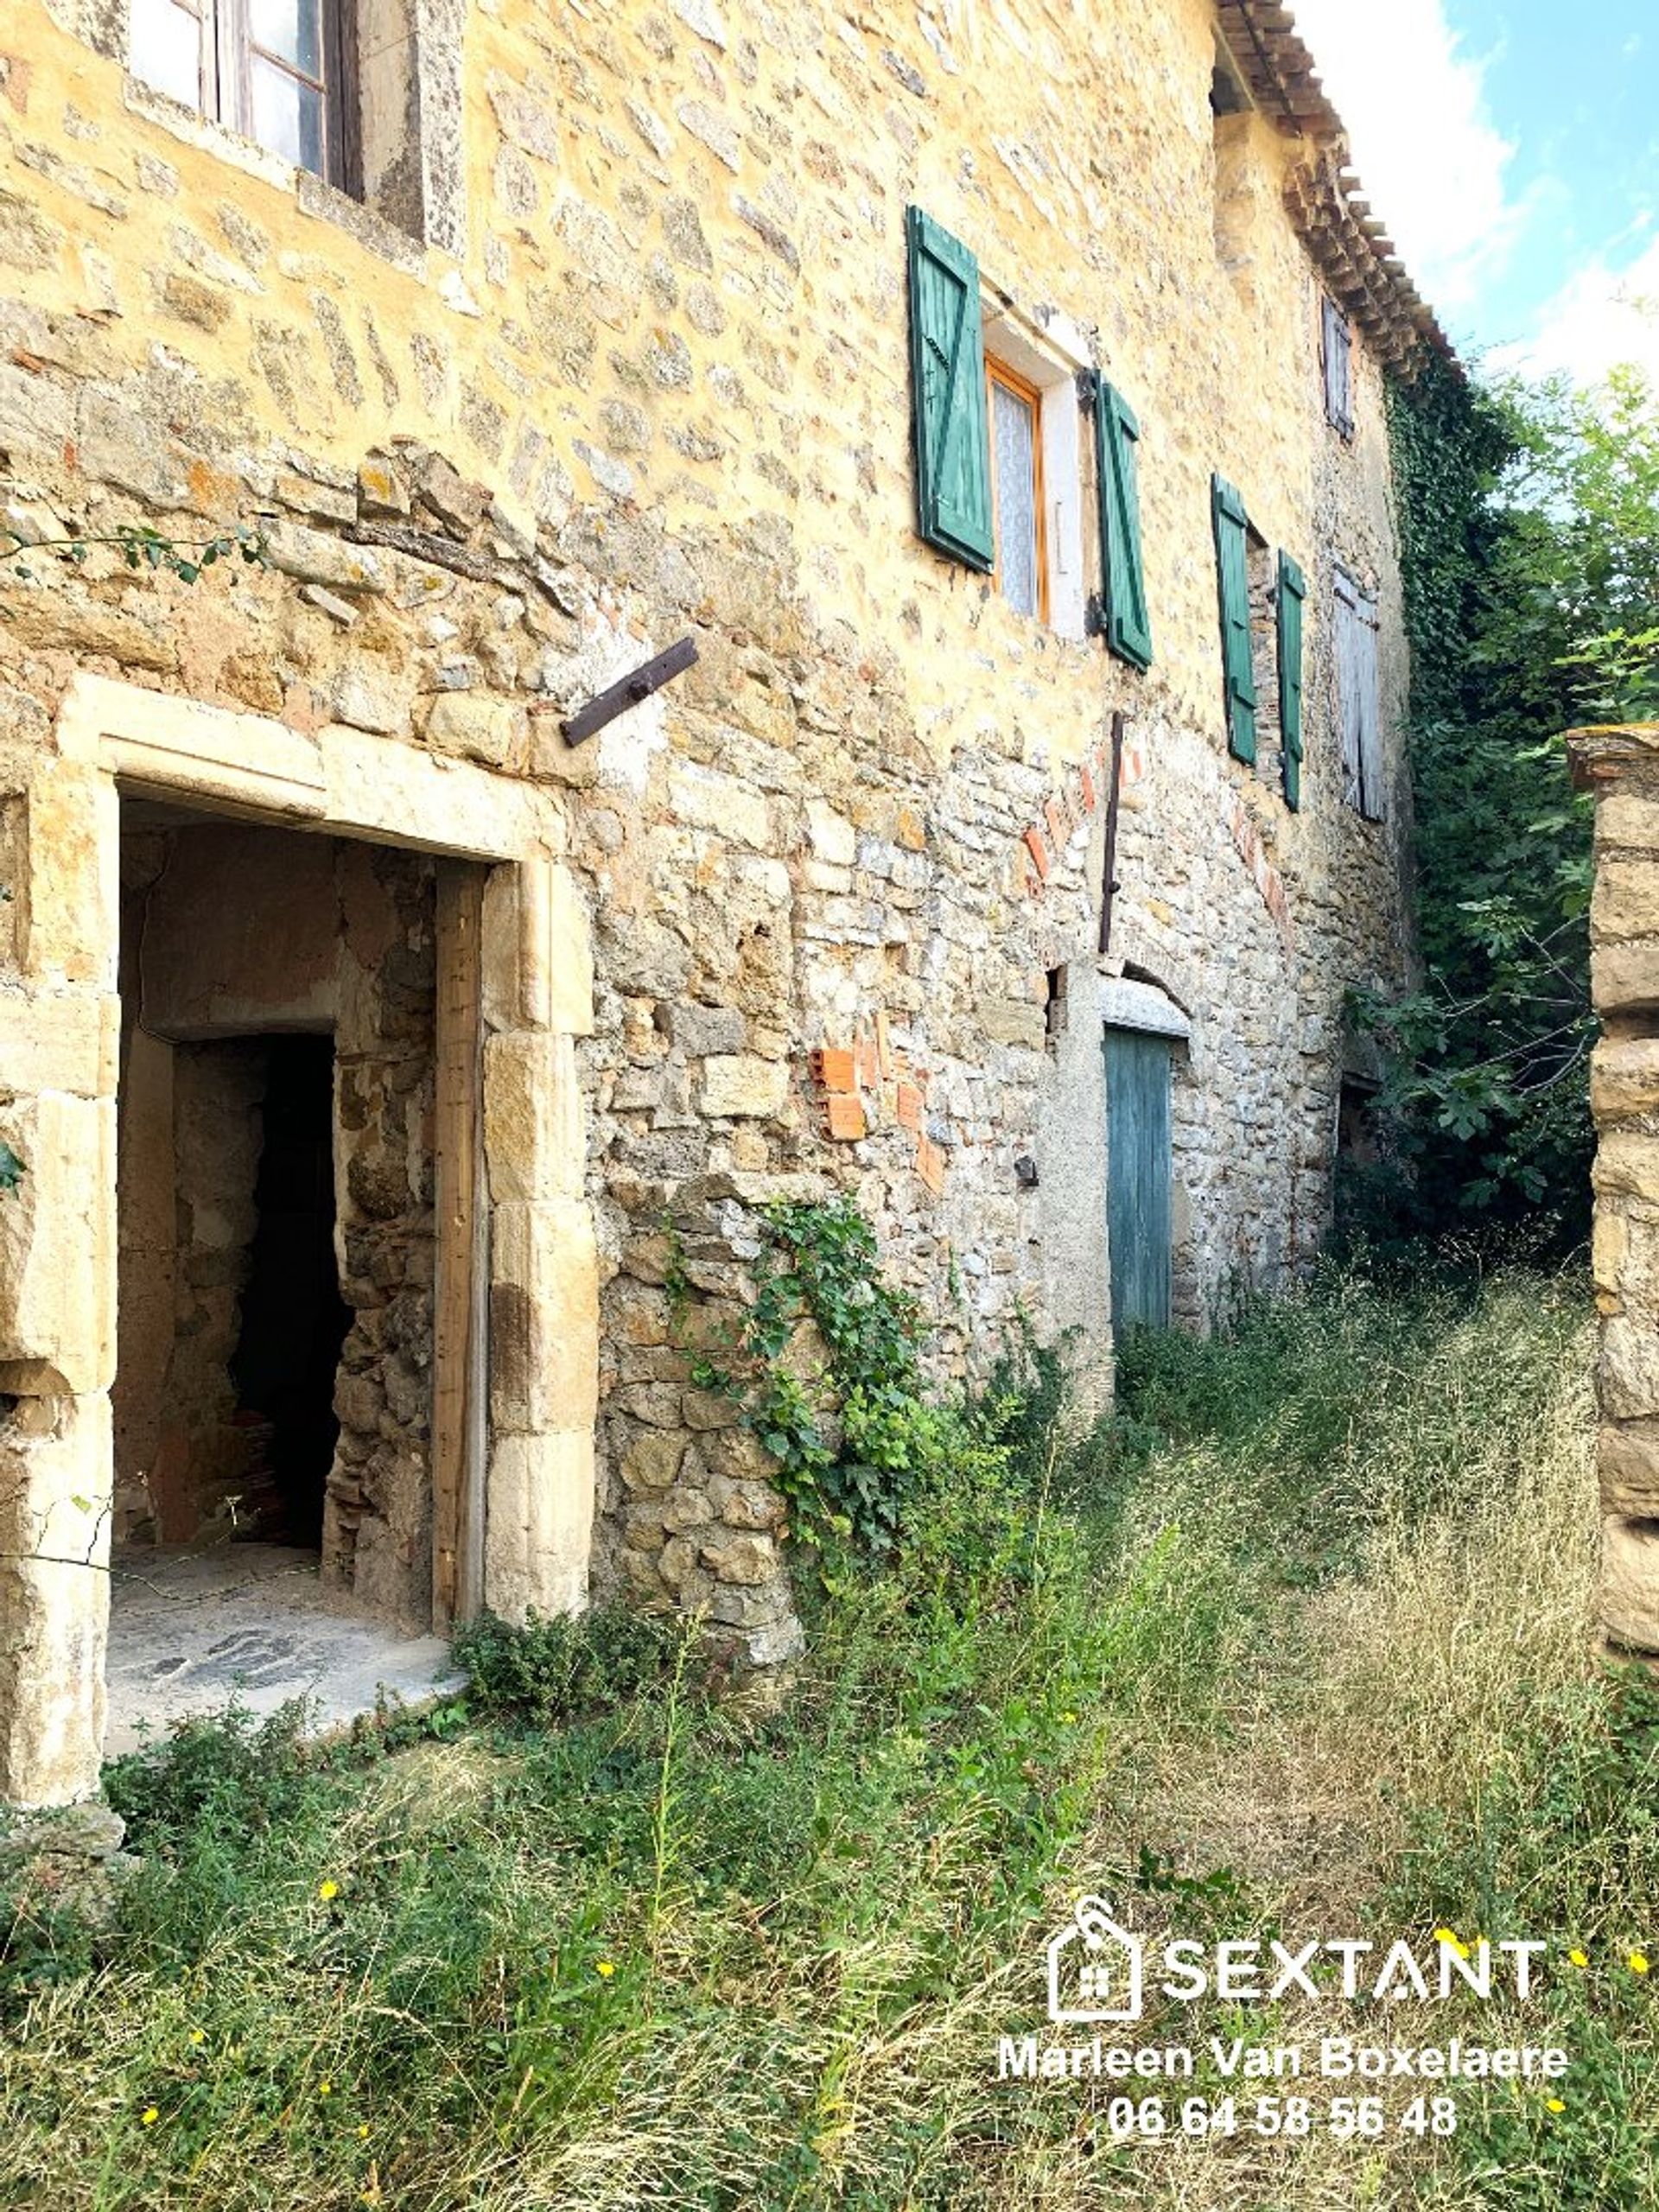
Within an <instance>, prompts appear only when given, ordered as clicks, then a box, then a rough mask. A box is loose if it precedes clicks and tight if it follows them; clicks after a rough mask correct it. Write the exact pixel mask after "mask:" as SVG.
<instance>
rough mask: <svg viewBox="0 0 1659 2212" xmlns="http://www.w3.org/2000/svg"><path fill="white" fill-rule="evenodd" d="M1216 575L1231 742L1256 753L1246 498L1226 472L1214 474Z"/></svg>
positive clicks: (1246, 753) (1242, 751) (1244, 752)
mask: <svg viewBox="0 0 1659 2212" xmlns="http://www.w3.org/2000/svg"><path fill="white" fill-rule="evenodd" d="M1211 506H1212V509H1213V512H1214V515H1215V524H1216V575H1217V583H1218V588H1219V590H1220V594H1221V663H1222V670H1223V673H1224V677H1225V678H1226V692H1227V742H1228V744H1229V746H1230V747H1231V749H1232V751H1233V752H1234V753H1236V755H1237V757H1238V758H1239V759H1240V760H1255V669H1254V667H1253V665H1252V663H1251V656H1250V571H1249V558H1248V556H1247V554H1246V551H1245V531H1246V527H1247V524H1246V519H1245V514H1244V502H1243V499H1240V497H1239V496H1238V493H1236V491H1234V489H1233V487H1232V486H1231V485H1230V483H1229V482H1228V481H1227V480H1226V478H1225V477H1224V476H1215V477H1212V478H1211Z"/></svg>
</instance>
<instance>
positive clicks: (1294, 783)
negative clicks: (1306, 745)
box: [1279, 553, 1307, 809]
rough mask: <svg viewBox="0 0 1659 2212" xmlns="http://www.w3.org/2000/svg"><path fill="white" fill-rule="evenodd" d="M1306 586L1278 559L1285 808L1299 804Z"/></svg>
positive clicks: (1286, 559)
mask: <svg viewBox="0 0 1659 2212" xmlns="http://www.w3.org/2000/svg"><path fill="white" fill-rule="evenodd" d="M1306 598H1307V582H1306V578H1305V577H1304V575H1302V572H1301V570H1300V569H1299V568H1298V567H1297V565H1296V563H1294V561H1293V560H1292V559H1291V557H1290V556H1289V554H1288V553H1281V554H1280V556H1279V728H1280V732H1281V736H1282V739H1283V742H1284V749H1285V804H1286V805H1287V806H1288V807H1291V808H1293V809H1294V808H1297V807H1300V804H1301V803H1302V607H1303V605H1304V603H1305V601H1306Z"/></svg>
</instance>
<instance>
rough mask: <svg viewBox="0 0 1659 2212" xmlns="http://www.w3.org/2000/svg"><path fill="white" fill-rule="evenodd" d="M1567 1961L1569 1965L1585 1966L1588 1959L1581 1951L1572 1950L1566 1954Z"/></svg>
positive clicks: (1587, 1963)
mask: <svg viewBox="0 0 1659 2212" xmlns="http://www.w3.org/2000/svg"><path fill="white" fill-rule="evenodd" d="M1589 1963H1590V1961H1589V1960H1588V1959H1586V1956H1585V1955H1584V1953H1583V1952H1582V1951H1579V1950H1573V1951H1569V1952H1568V1953H1567V1964H1568V1966H1570V1967H1587V1966H1588V1965H1589Z"/></svg>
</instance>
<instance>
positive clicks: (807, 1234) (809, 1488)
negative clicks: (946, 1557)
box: [668, 1198, 952, 1550]
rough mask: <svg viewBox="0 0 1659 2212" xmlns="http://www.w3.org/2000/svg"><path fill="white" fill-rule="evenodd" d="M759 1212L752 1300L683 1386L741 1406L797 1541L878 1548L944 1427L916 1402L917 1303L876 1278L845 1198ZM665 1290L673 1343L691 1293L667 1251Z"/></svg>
mask: <svg viewBox="0 0 1659 2212" xmlns="http://www.w3.org/2000/svg"><path fill="white" fill-rule="evenodd" d="M762 1218H763V1222H764V1236H763V1241H762V1244H761V1250H760V1257H759V1259H758V1260H757V1261H756V1262H755V1267H754V1296H753V1303H752V1304H751V1305H749V1306H747V1308H746V1309H745V1312H744V1315H743V1319H742V1322H741V1325H740V1326H739V1327H737V1328H736V1329H735V1330H728V1331H727V1332H725V1333H724V1335H723V1337H722V1338H721V1341H720V1342H718V1343H717V1344H715V1345H714V1346H713V1347H710V1348H703V1349H699V1350H697V1351H695V1352H694V1353H693V1357H692V1361H691V1379H692V1382H693V1383H695V1384H696V1387H697V1388H698V1389H704V1390H715V1391H719V1392H721V1394H722V1395H725V1396H727V1397H728V1398H730V1399H731V1400H732V1401H733V1402H734V1404H736V1405H737V1406H739V1407H740V1408H741V1411H742V1415H743V1419H744V1421H745V1422H746V1423H747V1426H748V1427H750V1428H751V1429H752V1430H753V1433H754V1434H755V1436H756V1437H757V1438H758V1439H759V1440H760V1442H761V1444H763V1445H764V1446H765V1447H766V1450H767V1452H770V1453H771V1455H772V1458H773V1459H775V1460H776V1461H777V1463H778V1473H777V1477H776V1480H777V1484H778V1487H779V1490H780V1491H782V1492H783V1494H784V1496H785V1497H786V1498H787V1499H788V1501H789V1503H790V1506H791V1520H792V1524H793V1528H794V1533H795V1534H796V1535H797V1536H798V1537H799V1538H800V1539H801V1540H802V1541H805V1542H807V1543H811V1544H822V1543H823V1542H824V1541H826V1540H827V1539H840V1540H842V1541H849V1542H851V1543H853V1544H854V1545H855V1546H858V1547H860V1548H865V1549H875V1550H879V1549H886V1548H888V1547H890V1546H891V1545H892V1543H893V1541H894V1539H895V1537H896V1536H897V1535H898V1533H899V1526H900V1522H901V1520H902V1517H903V1510H904V1507H905V1504H906V1499H907V1497H909V1496H910V1494H911V1492H912V1490H913V1488H914V1486H915V1485H916V1484H917V1483H918V1479H920V1478H923V1477H924V1476H925V1475H926V1474H927V1473H929V1472H930V1471H933V1470H935V1469H936V1468H937V1467H938V1465H939V1463H940V1461H941V1459H942V1458H943V1456H944V1452H945V1451H946V1449H947V1448H948V1443H949V1440H950V1435H951V1433H952V1422H951V1417H950V1413H949V1412H948V1411H947V1410H946V1409H944V1408H939V1407H937V1406H932V1405H930V1404H928V1403H927V1402H926V1401H925V1399H924V1397H923V1395H922V1371H921V1347H922V1343H923V1339H924V1333H925V1332H924V1322H923V1316H922V1310H921V1307H920V1305H919V1304H918V1301H917V1300H916V1299H915V1298H914V1297H913V1296H912V1294H910V1293H909V1292H908V1291H906V1290H903V1289H901V1288H899V1287H897V1286H896V1285H894V1284H893V1283H891V1282H889V1281H887V1279H886V1278H885V1277H884V1276H883V1274H882V1273H881V1269H880V1255H879V1253H878V1250H877V1247H876V1241H875V1233H874V1230H873V1229H872V1228H871V1227H870V1224H869V1223H868V1221H867V1220H866V1219H865V1217H864V1216H863V1215H862V1214H861V1212H860V1211H859V1210H858V1207H857V1206H856V1205H855V1203H854V1202H853V1200H852V1199H850V1198H834V1199H830V1200H829V1201H827V1202H825V1203H823V1204H817V1205H814V1204H806V1203H802V1202H795V1201H780V1202H779V1203H777V1204H775V1205H770V1206H768V1207H767V1208H766V1210H765V1211H764V1214H763V1217H762ZM668 1293H669V1300H670V1307H671V1313H673V1315H674V1316H675V1320H676V1329H677V1334H678V1336H679V1338H680V1341H681V1342H682V1343H684V1342H686V1341H687V1340H688V1338H689V1335H690V1306H691V1296H692V1294H691V1286H690V1281H689V1279H688V1277H687V1275H686V1272H685V1268H684V1264H683V1260H682V1259H681V1258H680V1257H679V1255H678V1253H677V1250H676V1255H675V1258H674V1259H673V1261H672V1262H671V1264H670V1267H669V1269H668ZM815 1337H816V1342H815V1341H814V1338H815Z"/></svg>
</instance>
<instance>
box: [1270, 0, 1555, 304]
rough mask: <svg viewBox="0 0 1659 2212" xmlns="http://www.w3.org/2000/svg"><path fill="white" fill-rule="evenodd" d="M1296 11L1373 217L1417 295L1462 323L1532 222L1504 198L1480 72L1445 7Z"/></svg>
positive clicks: (1342, 6) (1502, 149) (1342, 5)
mask: <svg viewBox="0 0 1659 2212" xmlns="http://www.w3.org/2000/svg"><path fill="white" fill-rule="evenodd" d="M1294 11H1295V16H1296V24H1297V29H1299V30H1300V32H1301V34H1302V35H1303V37H1304V38H1305V39H1306V41H1307V44H1308V46H1309V48H1311V50H1312V52H1313V58H1314V60H1315V63H1316V64H1317V66H1318V67H1319V73H1320V75H1321V76H1322V78H1323V79H1324V80H1325V91H1326V92H1328V93H1329V94H1330V96H1331V98H1332V100H1333V101H1334V102H1335V104H1336V106H1337V109H1338V112H1339V113H1340V115H1341V117H1342V119H1343V121H1344V123H1345V124H1347V126H1348V135H1349V138H1350V141H1351V144H1352V147H1353V154H1354V165H1355V167H1356V168H1357V169H1358V171H1359V173H1360V175H1361V176H1362V177H1363V179H1364V182H1365V192H1366V196H1367V197H1368V198H1369V200H1370V203H1371V206H1372V208H1373V210H1374V211H1375V213H1376V214H1377V215H1379V216H1380V217H1381V218H1382V219H1383V221H1384V222H1385V223H1386V224H1387V225H1388V226H1389V235H1390V237H1391V238H1393V240H1394V242H1395V246H1396V247H1397V248H1398V249H1399V251H1400V253H1401V256H1402V258H1403V259H1404V261H1405V264H1406V266H1407V268H1408V270H1410V271H1411V274H1412V277H1414V280H1415V282H1416V283H1417V286H1418V289H1420V290H1421V293H1422V294H1423V296H1424V297H1425V298H1426V299H1427V301H1428V302H1429V303H1430V304H1431V306H1433V308H1436V309H1437V311H1438V312H1439V313H1440V316H1441V319H1442V321H1459V319H1461V318H1462V317H1463V316H1464V315H1466V313H1467V311H1468V309H1469V308H1471V306H1472V305H1473V304H1474V302H1475V301H1476V300H1477V298H1478V295H1479V293H1480V291H1481V289H1482V288H1483V286H1484V284H1485V283H1487V282H1489V281H1490V280H1491V278H1492V277H1494V276H1495V274H1496V273H1497V270H1499V269H1501V268H1502V266H1503V264H1504V263H1505V262H1506V261H1507V260H1508V258H1509V257H1510V254H1511V253H1512V252H1513V251H1514V249H1515V245H1516V240H1517V238H1518V236H1519V234H1520V232H1521V230H1522V227H1523V226H1524V224H1525V222H1526V220H1527V217H1528V214H1529V204H1528V202H1527V201H1526V200H1524V199H1511V197H1510V192H1509V187H1508V182H1507V177H1506V171H1507V170H1508V168H1509V164H1510V157H1511V156H1512V155H1513V153H1514V151H1515V149H1514V147H1513V146H1511V145H1510V143H1509V142H1508V140H1507V139H1505V138H1504V137H1503V133H1502V132H1501V131H1500V130H1498V129H1497V125H1496V124H1494V123H1493V121H1492V119H1491V114H1490V113H1489V111H1488V109H1487V106H1486V99H1485V90H1484V74H1485V67H1486V65H1485V63H1484V61H1483V60H1479V59H1478V58H1476V57H1474V56H1472V55H1471V54H1467V53H1465V51H1464V49H1463V48H1462V47H1461V46H1460V45H1459V41H1458V40H1457V38H1456V36H1455V35H1454V34H1453V33H1452V29H1451V28H1450V26H1449V25H1448V24H1447V22H1446V14H1445V9H1444V6H1443V0H1392V4H1390V5H1389V6H1374V5H1373V6H1362V5H1359V4H1357V0H1294Z"/></svg>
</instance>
